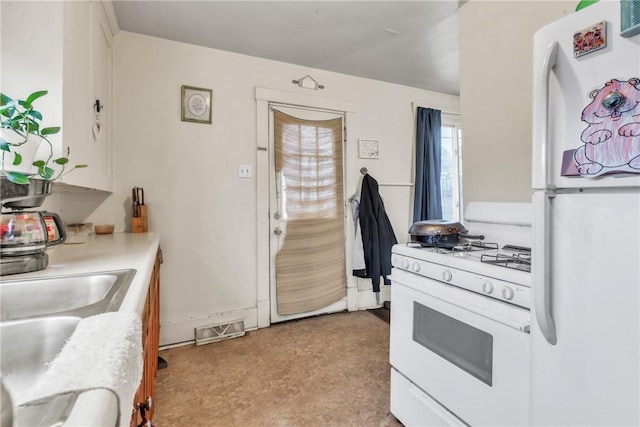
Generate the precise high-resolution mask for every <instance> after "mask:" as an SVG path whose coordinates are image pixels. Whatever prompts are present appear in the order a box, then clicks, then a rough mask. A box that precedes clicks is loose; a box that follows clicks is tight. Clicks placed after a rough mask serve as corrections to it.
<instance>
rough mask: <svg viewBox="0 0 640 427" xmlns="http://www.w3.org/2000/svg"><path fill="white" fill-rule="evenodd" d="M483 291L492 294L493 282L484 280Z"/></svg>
mask: <svg viewBox="0 0 640 427" xmlns="http://www.w3.org/2000/svg"><path fill="white" fill-rule="evenodd" d="M482 292H484V293H485V294H490V293H492V292H493V283H491V282H482Z"/></svg>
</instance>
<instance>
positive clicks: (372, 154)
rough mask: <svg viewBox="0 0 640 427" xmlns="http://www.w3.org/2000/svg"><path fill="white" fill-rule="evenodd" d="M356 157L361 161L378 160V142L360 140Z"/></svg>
mask: <svg viewBox="0 0 640 427" xmlns="http://www.w3.org/2000/svg"><path fill="white" fill-rule="evenodd" d="M358 157H359V158H361V159H379V158H380V142H379V141H378V140H376V139H360V145H359V151H358Z"/></svg>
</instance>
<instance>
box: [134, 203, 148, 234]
mask: <svg viewBox="0 0 640 427" xmlns="http://www.w3.org/2000/svg"><path fill="white" fill-rule="evenodd" d="M138 212H139V213H140V216H134V217H132V218H131V232H132V233H146V232H147V231H148V226H147V205H139V206H138Z"/></svg>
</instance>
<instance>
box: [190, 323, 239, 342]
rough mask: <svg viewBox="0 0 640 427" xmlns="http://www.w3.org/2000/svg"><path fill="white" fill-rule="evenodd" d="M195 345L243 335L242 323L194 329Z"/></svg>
mask: <svg viewBox="0 0 640 427" xmlns="http://www.w3.org/2000/svg"><path fill="white" fill-rule="evenodd" d="M195 333H196V345H202V344H209V343H212V342H217V341H222V340H227V339H229V338H236V337H241V336H243V335H244V321H242V320H238V321H237V322H231V323H225V324H222V325H208V326H201V327H199V328H196V329H195Z"/></svg>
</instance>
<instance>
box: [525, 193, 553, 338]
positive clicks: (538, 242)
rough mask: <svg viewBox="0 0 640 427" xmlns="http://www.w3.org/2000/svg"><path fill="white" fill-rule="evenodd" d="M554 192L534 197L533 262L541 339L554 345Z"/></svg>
mask: <svg viewBox="0 0 640 427" xmlns="http://www.w3.org/2000/svg"><path fill="white" fill-rule="evenodd" d="M554 197H555V191H554V190H547V191H535V192H534V194H533V209H534V214H533V218H534V224H533V226H534V230H535V232H534V242H533V248H532V251H533V252H532V254H531V258H532V259H533V260H534V262H533V267H532V271H531V273H532V279H533V283H534V285H533V306H534V310H535V315H536V319H537V321H538V326H539V327H540V331H541V332H542V335H543V336H544V338H545V339H546V340H547V342H548V343H549V344H551V345H555V344H556V343H557V342H558V338H557V336H556V324H555V322H554V320H553V316H552V314H551V293H552V290H553V288H552V282H551V259H552V253H551V252H552V245H551V215H550V214H551V200H550V199H552V198H554Z"/></svg>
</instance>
